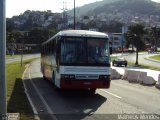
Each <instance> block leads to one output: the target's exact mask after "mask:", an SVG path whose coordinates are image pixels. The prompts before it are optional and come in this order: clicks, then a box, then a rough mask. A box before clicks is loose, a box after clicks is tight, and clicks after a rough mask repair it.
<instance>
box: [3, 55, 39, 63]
mask: <svg viewBox="0 0 160 120" xmlns="http://www.w3.org/2000/svg"><path fill="white" fill-rule="evenodd" d="M38 57H40V54H27V55H23V56H22V60H27V59H32V58H38ZM20 60H21V56H13V57H11V58H7V59H6V63H12V62H16V61H20Z"/></svg>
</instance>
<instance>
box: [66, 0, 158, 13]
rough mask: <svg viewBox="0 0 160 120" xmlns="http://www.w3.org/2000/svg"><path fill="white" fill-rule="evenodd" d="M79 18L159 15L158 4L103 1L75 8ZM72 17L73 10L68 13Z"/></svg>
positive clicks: (148, 0) (137, 0)
mask: <svg viewBox="0 0 160 120" xmlns="http://www.w3.org/2000/svg"><path fill="white" fill-rule="evenodd" d="M76 10H77V13H78V12H79V15H80V16H84V15H89V16H90V15H97V14H100V13H106V14H110V13H113V14H115V13H124V12H125V13H126V12H129V13H131V14H137V13H138V14H145V15H146V14H147V15H160V3H156V2H153V1H151V0H103V1H99V2H95V3H91V4H87V5H84V6H82V7H78V8H76ZM68 12H69V14H72V15H73V10H71V11H68Z"/></svg>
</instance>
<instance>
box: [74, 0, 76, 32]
mask: <svg viewBox="0 0 160 120" xmlns="http://www.w3.org/2000/svg"><path fill="white" fill-rule="evenodd" d="M75 29H76V8H75V0H74V30H75Z"/></svg>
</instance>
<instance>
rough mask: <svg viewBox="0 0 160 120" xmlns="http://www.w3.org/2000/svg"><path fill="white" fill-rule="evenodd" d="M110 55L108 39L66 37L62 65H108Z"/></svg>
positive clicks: (62, 43)
mask: <svg viewBox="0 0 160 120" xmlns="http://www.w3.org/2000/svg"><path fill="white" fill-rule="evenodd" d="M108 55H109V52H108V40H107V38H84V37H65V38H64V39H63V40H62V41H61V58H60V59H61V60H60V63H62V64H71V65H79V64H82V65H90V64H92V65H106V64H108V63H109V57H108Z"/></svg>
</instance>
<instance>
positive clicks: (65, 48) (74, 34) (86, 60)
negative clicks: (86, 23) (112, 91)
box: [41, 30, 111, 92]
mask: <svg viewBox="0 0 160 120" xmlns="http://www.w3.org/2000/svg"><path fill="white" fill-rule="evenodd" d="M41 72H42V74H43V78H44V79H47V80H50V81H51V82H52V83H53V85H54V86H55V87H56V88H60V89H88V90H90V91H92V92H95V90H96V89H97V88H109V87H110V74H111V72H110V52H109V37H108V35H107V34H105V33H101V32H95V31H87V30H64V31H60V32H58V33H57V34H56V35H54V36H53V37H51V38H50V39H48V40H47V41H45V42H44V43H42V46H41Z"/></svg>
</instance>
